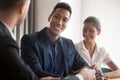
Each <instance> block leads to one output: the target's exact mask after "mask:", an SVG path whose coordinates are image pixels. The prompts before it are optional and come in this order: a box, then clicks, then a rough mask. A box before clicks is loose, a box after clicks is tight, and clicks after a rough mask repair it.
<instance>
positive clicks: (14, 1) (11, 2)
mask: <svg viewBox="0 0 120 80" xmlns="http://www.w3.org/2000/svg"><path fill="white" fill-rule="evenodd" d="M24 1H26V0H0V10H8V9H12V8H15V7H17V6H18V5H19V4H20V3H22V2H24Z"/></svg>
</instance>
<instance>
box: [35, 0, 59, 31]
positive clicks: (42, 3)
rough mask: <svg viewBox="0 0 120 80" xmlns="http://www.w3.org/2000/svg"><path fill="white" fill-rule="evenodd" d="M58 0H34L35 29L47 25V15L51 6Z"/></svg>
mask: <svg viewBox="0 0 120 80" xmlns="http://www.w3.org/2000/svg"><path fill="white" fill-rule="evenodd" d="M58 2H60V0H36V1H35V4H36V5H35V7H36V10H35V11H36V13H35V20H36V21H35V28H36V29H35V31H40V30H41V29H42V28H43V27H45V26H46V25H48V16H49V15H50V13H51V11H52V9H53V7H54V6H55V5H56V3H58Z"/></svg>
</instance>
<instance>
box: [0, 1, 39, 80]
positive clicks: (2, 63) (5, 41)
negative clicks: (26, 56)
mask: <svg viewBox="0 0 120 80" xmlns="http://www.w3.org/2000/svg"><path fill="white" fill-rule="evenodd" d="M29 4H30V0H0V80H38V78H37V76H35V74H34V73H33V72H32V70H31V69H30V68H29V67H28V66H27V65H26V64H25V63H24V61H23V60H22V59H21V58H20V56H19V47H18V44H17V43H16V41H15V37H14V35H13V33H12V30H13V29H14V27H15V26H17V25H18V24H20V23H21V22H22V21H23V20H24V19H25V16H26V14H27V12H28V8H29Z"/></svg>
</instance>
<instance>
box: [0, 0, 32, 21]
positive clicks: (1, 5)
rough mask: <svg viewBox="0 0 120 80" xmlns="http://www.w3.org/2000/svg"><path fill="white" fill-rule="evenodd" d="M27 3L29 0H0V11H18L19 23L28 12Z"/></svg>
mask: <svg viewBox="0 0 120 80" xmlns="http://www.w3.org/2000/svg"><path fill="white" fill-rule="evenodd" d="M29 4H30V0H0V12H5V13H7V12H13V11H18V14H19V17H18V21H17V23H20V22H21V21H23V20H24V18H25V16H26V14H27V12H28V8H29ZM8 14H9V13H8Z"/></svg>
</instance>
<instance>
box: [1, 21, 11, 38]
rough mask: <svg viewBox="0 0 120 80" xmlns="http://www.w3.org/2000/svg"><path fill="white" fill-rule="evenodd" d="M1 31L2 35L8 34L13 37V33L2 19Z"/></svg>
mask: <svg viewBox="0 0 120 80" xmlns="http://www.w3.org/2000/svg"><path fill="white" fill-rule="evenodd" d="M0 33H1V34H2V35H7V36H10V37H11V34H10V32H9V30H8V29H7V27H6V26H5V25H4V24H3V23H2V22H1V21H0Z"/></svg>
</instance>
